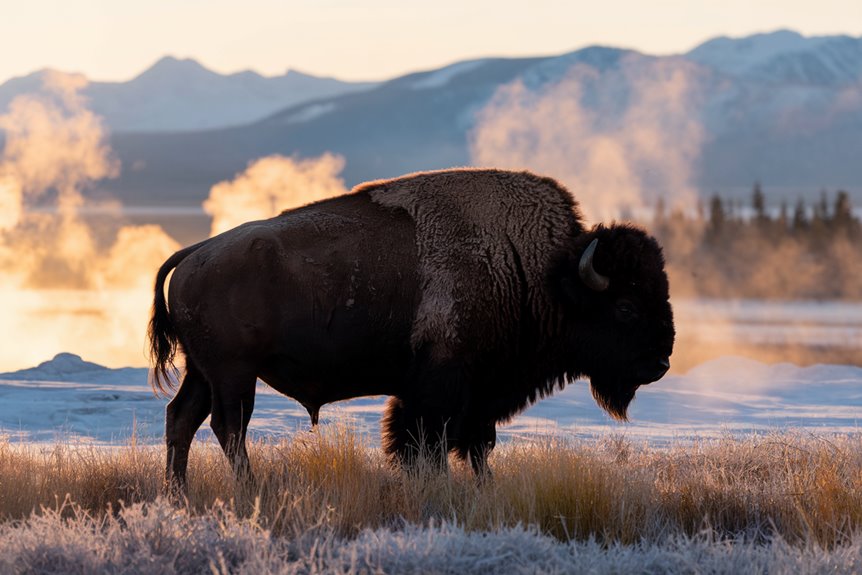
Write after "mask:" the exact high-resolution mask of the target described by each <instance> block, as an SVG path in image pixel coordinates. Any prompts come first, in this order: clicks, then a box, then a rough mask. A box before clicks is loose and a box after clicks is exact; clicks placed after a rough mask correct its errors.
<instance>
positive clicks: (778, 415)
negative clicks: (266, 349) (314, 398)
mask: <svg viewBox="0 0 862 575" xmlns="http://www.w3.org/2000/svg"><path fill="white" fill-rule="evenodd" d="M384 402H385V398H381V397H374V398H363V399H357V400H353V401H347V402H341V403H338V404H332V405H327V406H325V407H324V408H323V410H322V413H321V421H322V423H323V424H324V425H325V424H327V423H332V422H346V423H349V424H351V425H353V426H356V428H357V429H359V430H361V431H363V432H367V433H368V434H369V437H370V439H371V441H372V442H375V443H376V442H377V441H378V438H379V419H380V415H381V413H382V409H383V405H384ZM165 403H166V399H164V398H156V397H154V396H153V393H152V391H151V390H150V387H149V385H148V384H147V370H146V369H130V368H126V369H117V370H112V369H108V368H105V367H101V366H98V365H96V364H93V363H89V362H85V361H83V360H82V359H81V358H79V357H78V356H74V355H71V354H60V355H58V356H57V357H55V358H54V359H53V360H51V361H48V362H45V363H43V364H41V365H39V366H38V367H36V368H32V369H27V370H22V371H18V372H14V373H7V374H2V375H0V437H4V436H5V437H8V438H9V439H11V440H13V441H27V442H52V441H57V440H62V441H67V442H72V443H75V442H79V441H80V442H84V443H98V444H121V443H125V442H127V441H128V440H129V437H130V436H131V434H132V433H133V431H134V433H135V434H136V436H137V440H138V441H139V442H152V443H158V442H160V441H161V434H162V429H163V422H164V419H163V418H164V406H165ZM630 417H631V420H632V421H631V423H628V424H621V423H617V422H614V421H611V420H610V419H609V418H608V417H607V416H606V415H604V413H603V412H601V411H600V410H599V408H598V407H597V406H596V405H595V402H594V401H593V399H592V398H591V396H590V393H589V389H588V385H587V384H586V383H585V382H575V383H574V384H571V385H569V386H568V387H566V389H564V390H563V391H560V392H558V393H557V394H556V395H555V396H554V397H552V398H549V399H546V400H544V401H541V402H539V403H537V404H536V405H534V406H533V407H531V408H530V409H528V410H527V411H525V412H524V413H522V414H521V415H520V416H518V417H516V418H515V419H514V420H513V421H512V422H511V423H509V424H508V425H505V426H501V427H500V429H499V431H500V435H501V439H502V440H504V441H505V440H508V439H511V438H513V437H518V438H520V439H521V440H523V439H526V438H530V437H535V436H536V435H542V434H546V433H553V434H556V435H562V436H579V437H591V436H594V435H599V434H608V433H612V434H620V435H624V436H626V437H630V438H634V439H645V440H649V441H650V442H654V443H656V444H665V443H667V442H668V441H671V440H675V439H676V440H686V439H690V438H693V437H701V438H704V437H714V436H718V435H722V434H725V433H740V434H741V433H752V432H767V431H770V430H775V429H783V428H788V427H791V428H796V429H800V428H801V429H810V430H812V431H817V432H827V433H828V432H840V433H847V432H851V433H858V432H859V431H860V427H859V425H860V420H862V368H859V367H852V366H837V365H818V366H812V367H807V368H800V367H797V366H794V365H791V364H776V365H766V364H762V363H758V362H755V361H751V360H746V359H742V358H736V357H725V358H721V359H718V360H715V361H711V362H708V363H705V364H702V365H700V366H698V367H696V368H695V369H692V370H691V371H689V372H688V373H686V374H685V375H675V376H667V377H665V378H664V379H663V380H661V381H659V382H657V383H655V384H652V385H650V386H647V387H643V388H641V390H640V391H638V394H637V397H636V398H635V401H634V403H633V404H632V407H631V409H630ZM308 428H309V418H308V414H307V413H306V411H305V409H303V408H302V407H301V406H300V405H299V404H298V403H296V402H294V401H292V400H290V399H287V398H285V397H284V396H281V395H279V394H277V393H275V392H273V391H272V390H270V389H269V388H267V387H266V386H264V385H263V384H260V385H259V388H258V395H257V400H256V405H255V413H254V416H253V417H252V422H251V429H252V431H253V433H254V434H257V435H258V436H261V435H263V436H271V435H279V436H280V435H288V434H291V433H296V432H303V431H304V430H306V429H308ZM200 433H201V434H202V435H204V436H206V435H209V430H208V428H207V427H206V425H205V426H204V429H203V430H202V431H201V432H200Z"/></svg>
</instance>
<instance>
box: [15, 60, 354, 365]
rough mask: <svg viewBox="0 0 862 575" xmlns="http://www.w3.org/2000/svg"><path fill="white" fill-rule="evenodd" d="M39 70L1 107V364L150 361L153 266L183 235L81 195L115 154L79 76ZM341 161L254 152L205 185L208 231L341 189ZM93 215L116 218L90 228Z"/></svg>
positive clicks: (110, 168) (107, 172)
mask: <svg viewBox="0 0 862 575" xmlns="http://www.w3.org/2000/svg"><path fill="white" fill-rule="evenodd" d="M45 78H46V80H45V85H44V86H43V90H41V91H40V92H39V93H38V95H37V94H34V95H27V96H21V97H18V98H17V99H15V100H14V101H13V102H12V104H11V105H10V106H9V112H8V113H7V114H5V115H4V116H0V128H2V129H3V130H4V132H5V134H6V139H5V147H4V148H3V150H2V152H3V153H2V159H0V302H2V304H3V307H4V313H3V314H2V315H0V333H2V336H3V341H4V345H3V346H0V371H6V370H14V369H18V368H22V367H29V366H33V365H36V364H38V363H39V362H41V361H44V360H46V359H49V358H51V357H52V356H53V355H55V354H57V353H59V352H73V353H77V354H79V355H81V356H83V357H86V358H87V359H88V360H91V361H95V362H97V363H101V364H103V365H107V366H112V367H119V366H125V365H132V366H143V365H146V363H147V359H146V357H147V355H146V344H145V333H146V326H147V322H148V319H149V312H150V306H151V302H152V298H153V292H152V289H153V288H152V286H153V281H154V278H155V273H156V270H157V269H158V267H159V266H160V265H161V264H162V262H163V261H164V260H165V259H167V257H168V256H170V255H171V254H172V253H173V252H174V251H176V250H177V249H179V248H180V245H179V244H178V243H177V242H176V241H175V240H174V239H173V238H172V237H171V236H169V235H168V234H167V233H166V232H165V231H164V230H163V229H162V228H161V227H160V226H159V225H152V224H151V225H135V226H133V225H124V224H123V223H122V214H123V209H122V206H121V205H119V203H117V202H113V203H112V202H104V201H103V202H100V203H99V204H98V205H94V204H92V203H89V202H88V200H87V198H86V195H85V192H86V191H87V189H88V188H89V187H90V186H92V185H93V183H94V182H96V181H98V180H101V179H105V178H112V177H116V176H117V175H118V174H119V171H120V165H119V162H118V161H117V160H116V159H115V158H114V157H113V155H112V152H111V150H110V147H109V146H108V144H107V138H106V132H105V129H104V127H103V124H102V122H101V120H100V119H99V117H98V116H96V115H94V114H93V113H92V112H91V111H90V110H88V109H87V105H86V104H87V103H86V101H85V100H84V98H82V97H81V95H80V90H81V88H83V87H84V86H85V82H84V80H83V79H82V78H81V77H79V76H70V75H65V74H60V73H48V74H46V76H45ZM343 167H344V160H343V159H342V158H340V157H338V156H334V155H331V154H324V155H323V156H321V157H320V158H316V159H306V160H297V159H291V158H285V157H281V156H271V157H266V158H262V159H260V160H258V161H256V162H253V163H252V164H250V165H249V167H248V169H247V170H246V171H245V172H243V173H242V174H239V175H237V177H236V178H235V179H233V180H232V181H229V182H222V183H219V184H217V185H215V186H213V188H212V190H211V193H210V196H209V198H208V199H207V200H206V201H205V202H204V204H203V206H202V209H203V210H204V211H205V212H206V213H207V214H209V215H210V216H212V218H213V221H212V229H211V232H212V234H213V235H215V234H217V233H220V232H222V231H225V230H227V229H230V228H232V227H234V226H236V225H239V224H241V223H243V222H246V221H249V220H252V219H262V218H267V217H271V216H274V215H276V214H278V213H279V212H280V211H282V210H284V209H290V208H294V207H298V206H300V205H303V204H306V203H309V202H312V201H316V200H319V199H323V198H326V197H330V196H334V195H338V194H342V193H345V192H346V191H347V190H346V188H345V186H344V183H343V181H342V180H341V179H340V178H339V177H338V174H339V173H340V172H341V170H342V168H343ZM93 213H101V214H108V215H110V214H111V213H113V214H115V216H116V218H115V219H114V220H113V221H112V223H111V224H109V225H107V229H104V228H105V227H106V226H105V225H102V226H101V227H100V228H99V229H97V228H96V227H95V226H94V225H93V223H92V220H91V219H88V217H87V216H88V215H92V214H93ZM103 219H105V218H103ZM8 342H13V344H12V345H9V343H8Z"/></svg>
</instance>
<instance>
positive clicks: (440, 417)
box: [383, 367, 467, 471]
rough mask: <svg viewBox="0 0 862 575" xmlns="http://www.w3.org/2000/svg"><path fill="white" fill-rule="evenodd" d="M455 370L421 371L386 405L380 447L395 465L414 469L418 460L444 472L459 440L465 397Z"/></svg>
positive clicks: (460, 375) (461, 374)
mask: <svg viewBox="0 0 862 575" xmlns="http://www.w3.org/2000/svg"><path fill="white" fill-rule="evenodd" d="M463 381H464V378H463V373H462V371H461V370H460V369H458V368H456V367H446V368H440V367H436V368H432V369H427V370H423V371H421V372H420V374H419V376H418V377H417V378H416V379H414V380H413V381H411V382H410V383H409V387H408V389H407V390H406V391H405V393H404V394H403V395H400V396H398V397H393V398H391V399H390V400H389V403H388V404H387V412H386V416H385V417H384V421H383V446H384V450H385V451H386V453H388V454H389V455H390V457H392V458H393V459H394V460H395V461H397V462H400V463H401V464H403V465H406V466H413V465H415V463H416V461H417V460H418V459H419V458H420V457H427V458H428V459H429V460H430V462H431V463H432V464H433V465H435V466H438V467H439V468H440V469H441V470H443V471H445V470H446V469H447V467H448V461H447V455H448V453H449V450H450V449H451V448H453V447H454V446H455V441H456V438H457V437H458V436H459V432H460V428H461V423H462V419H463V414H464V407H465V406H466V400H467V393H466V388H465V387H464V386H463Z"/></svg>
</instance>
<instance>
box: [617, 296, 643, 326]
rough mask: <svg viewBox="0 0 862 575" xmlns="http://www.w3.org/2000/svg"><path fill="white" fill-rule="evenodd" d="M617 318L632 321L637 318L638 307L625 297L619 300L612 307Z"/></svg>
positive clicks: (622, 320) (626, 321)
mask: <svg viewBox="0 0 862 575" xmlns="http://www.w3.org/2000/svg"><path fill="white" fill-rule="evenodd" d="M614 313H615V315H616V316H617V320H619V321H621V322H625V323H628V322H632V321H635V320H636V319H637V318H638V309H637V307H636V306H635V304H634V303H632V302H631V301H629V300H627V299H623V300H619V301H618V302H617V304H616V307H615V309H614Z"/></svg>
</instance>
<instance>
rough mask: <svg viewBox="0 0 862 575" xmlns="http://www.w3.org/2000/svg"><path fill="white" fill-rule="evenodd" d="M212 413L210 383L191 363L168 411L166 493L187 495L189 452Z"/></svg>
mask: <svg viewBox="0 0 862 575" xmlns="http://www.w3.org/2000/svg"><path fill="white" fill-rule="evenodd" d="M209 413H210V387H209V383H207V381H206V380H205V379H204V377H203V375H202V374H201V373H200V372H199V371H198V370H197V368H196V367H195V366H194V365H193V364H191V363H189V365H187V366H186V375H185V377H184V378H183V382H182V385H180V389H179V391H177V394H176V395H175V396H174V398H173V399H172V400H171V402H170V403H168V406H167V408H166V409H165V444H166V447H167V463H166V465H165V489H166V491H167V492H168V494H169V495H184V494H185V492H186V469H187V467H188V462H189V449H190V447H191V444H192V440H193V439H194V437H195V432H197V430H198V428H199V427H200V426H201V424H202V423H203V422H204V420H205V419H206V417H207V415H209Z"/></svg>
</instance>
